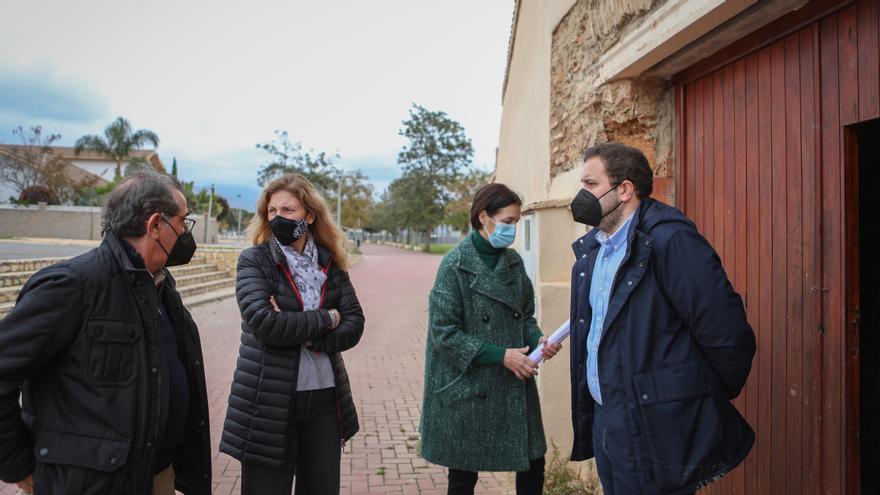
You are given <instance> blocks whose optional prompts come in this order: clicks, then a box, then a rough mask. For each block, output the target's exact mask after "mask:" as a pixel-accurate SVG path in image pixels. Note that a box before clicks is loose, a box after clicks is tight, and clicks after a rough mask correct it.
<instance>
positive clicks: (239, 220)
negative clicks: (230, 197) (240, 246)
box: [235, 194, 241, 237]
mask: <svg viewBox="0 0 880 495" xmlns="http://www.w3.org/2000/svg"><path fill="white" fill-rule="evenodd" d="M235 197H236V198H238V199H239V201H240V200H241V194H236V195H235ZM238 236H239V237H241V206H239V207H238Z"/></svg>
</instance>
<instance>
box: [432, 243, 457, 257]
mask: <svg viewBox="0 0 880 495" xmlns="http://www.w3.org/2000/svg"><path fill="white" fill-rule="evenodd" d="M454 247H455V244H431V254H440V255H443V254H446V253H448V252H449V251H452V248H454Z"/></svg>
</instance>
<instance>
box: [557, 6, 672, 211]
mask: <svg viewBox="0 0 880 495" xmlns="http://www.w3.org/2000/svg"><path fill="white" fill-rule="evenodd" d="M665 1H666V0H629V1H626V0H578V2H577V3H576V4H575V5H574V6H573V7H572V8H571V10H570V11H569V12H568V14H567V15H566V16H565V17H564V18H563V19H562V21H561V22H560V23H559V25H558V26H557V27H556V30H555V31H554V32H553V41H552V49H551V71H552V74H551V91H550V175H551V177H553V176H556V175H558V174H560V173H563V172H566V171H568V170H571V169H573V168H575V167H577V166H578V165H580V164H581V159H580V154H581V152H582V151H583V149H584V148H585V147H587V146H591V145H594V144H600V143H604V142H607V141H620V142H623V143H626V144H628V145H631V146H634V147H636V148H639V149H641V150H642V151H643V152H644V153H645V155H646V156H647V157H648V160H649V161H650V163H651V167H652V168H653V169H654V171H655V175H656V176H658V177H667V176H669V175H671V167H670V164H671V159H672V144H673V95H672V91H671V88H670V86H669V84H668V83H667V82H665V81H661V80H659V79H624V80H619V81H613V82H606V83H603V82H602V81H599V80H598V79H597V77H598V76H597V74H598V70H597V62H598V60H599V57H600V56H601V55H602V54H603V53H605V51H607V50H608V49H609V48H610V47H612V46H614V44H615V43H616V42H617V41H618V40H620V39H621V37H623V36H624V35H625V34H626V33H627V32H629V31H630V30H632V29H633V28H634V27H636V26H637V25H638V24H639V22H640V21H641V20H642V19H643V18H644V17H645V16H646V15H648V14H649V13H651V11H652V10H654V9H656V8H657V7H659V6H660V5H662V4H663V3H664V2H665ZM661 187H665V185H661ZM664 199H667V198H664Z"/></svg>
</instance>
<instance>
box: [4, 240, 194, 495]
mask: <svg viewBox="0 0 880 495" xmlns="http://www.w3.org/2000/svg"><path fill="white" fill-rule="evenodd" d="M159 297H161V298H162V301H163V303H164V304H165V307H166V308H167V309H168V311H169V313H170V314H169V316H170V317H171V321H172V323H173V325H174V329H175V331H176V333H177V346H178V351H179V353H180V358H181V361H182V362H183V365H184V367H185V369H186V374H187V378H188V380H189V389H190V401H189V404H188V410H189V413H188V415H187V420H186V426H185V427H184V438H183V440H182V442H181V444H180V446H179V447H178V449H177V451H176V452H175V453H174V460H173V465H174V471H175V473H176V475H177V479H176V482H177V489H178V490H180V491H182V492H183V493H187V494H191V493H193V494H209V493H211V447H210V439H209V436H208V435H209V429H208V400H207V392H206V388H205V374H204V369H203V367H202V351H201V344H200V342H199V334H198V330H197V328H196V325H195V323H194V322H193V320H192V318H191V317H190V314H189V312H188V311H187V310H186V308H185V307H184V306H183V303H182V302H181V300H180V295H179V294H178V293H177V290H175V288H174V279H173V278H172V277H171V275H170V274H169V273H167V271H166V279H165V282H163V284H162V288H161V290H160V291H158V292H157V290H156V286H155V285H154V283H153V278H152V276H151V275H150V273H149V272H147V270H145V269H143V268H136V267H135V266H133V264H132V262H131V260H130V259H129V258H128V256H127V254H126V253H125V251H124V249H123V247H122V245H121V243H120V241H119V240H118V239H117V238H116V237H115V236H114V235H113V233H108V234H107V235H106V236H105V238H104V242H103V243H102V244H101V245H100V246H99V247H98V248H96V249H93V250H91V251H89V252H88V253H86V254H83V255H81V256H78V257H76V258H73V259H71V260H68V261H65V262H62V263H59V264H57V265H53V266H51V267H49V268H46V269H44V270H41V271H39V272H37V273H36V274H35V275H34V276H32V277H31V278H30V280H28V282H27V284H25V286H24V288H23V289H22V291H21V293H20V295H19V298H18V302H17V303H16V306H15V308H13V310H12V311H11V312H10V313H9V315H8V316H7V317H6V318H4V319H3V320H0V479H2V480H3V481H6V482H17V481H20V480H21V479H23V478H25V477H26V476H27V475H28V474H31V473H33V477H34V484H35V486H36V487H37V493H42V494H65V495H69V494H143V493H150V491H151V490H152V487H153V470H152V467H153V456H154V455H155V450H156V449H155V447H156V445H157V440H160V439H159V438H157V437H158V435H159V428H160V426H159V425H161V424H163V423H164V421H165V418H164V416H165V415H166V413H165V412H164V411H163V408H160V407H158V406H159V402H158V401H159V397H160V392H161V388H160V386H161V382H162V380H164V379H165V378H164V377H163V376H162V371H161V370H162V366H161V359H162V357H161V354H160V345H161V343H160V340H161V339H160V338H159V336H160V331H161V330H160V322H159V318H158V317H157V316H156V315H157V310H158V298H159ZM19 391H21V393H22V396H23V400H22V402H23V407H21V408H19V402H18V399H19Z"/></svg>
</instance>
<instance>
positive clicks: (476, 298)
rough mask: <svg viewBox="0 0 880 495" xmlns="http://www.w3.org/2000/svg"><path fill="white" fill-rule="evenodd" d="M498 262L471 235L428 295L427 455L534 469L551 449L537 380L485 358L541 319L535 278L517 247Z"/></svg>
mask: <svg viewBox="0 0 880 495" xmlns="http://www.w3.org/2000/svg"><path fill="white" fill-rule="evenodd" d="M500 256H501V257H500V258H499V260H498V264H497V265H496V266H495V269H494V270H493V269H491V268H489V267H488V266H486V265H485V263H483V262H482V261H481V260H480V258H479V256H478V255H477V251H476V248H475V247H474V244H473V241H472V240H471V238H470V237H466V238H465V239H464V240H462V241H461V242H460V243H459V244H458V246H456V247H455V249H453V250H452V251H450V252H449V253H448V254H447V255H446V257H444V258H443V262H442V263H441V264H440V269H439V270H438V272H437V279H436V281H435V282H434V288H433V289H432V290H431V295H430V300H429V313H430V314H429V322H428V338H427V345H426V352H425V394H424V402H423V404H422V418H421V437H422V438H421V446H422V457H424V458H425V459H426V460H428V461H429V462H432V463H434V464H439V465H441V466H446V467H450V468H455V469H460V470H466V471H527V470H528V469H529V460H533V459H537V458H539V457H542V456H543V455H544V453H545V452H546V450H547V444H546V442H545V440H544V427H543V424H542V422H541V407H540V404H539V402H538V389H537V387H536V386H535V380H534V379H529V380H526V381H524V382H523V381H520V380H518V379H517V378H516V376H515V375H514V374H513V373H512V372H511V371H509V370H508V369H507V368H505V367H504V366H502V365H500V364H495V365H483V366H481V365H478V364H476V363H474V357H476V355H477V353H478V352H479V351H480V347H481V346H482V345H483V344H484V343H490V344H495V345H498V346H501V347H505V348H511V347H514V348H517V347H525V346H526V345H528V343H527V342H528V337H529V335H530V334H531V333H532V332H535V331H539V330H538V325H537V323H536V321H535V317H534V313H535V301H534V289H533V288H532V283H531V281H530V280H529V278H528V276H527V275H526V272H525V268H524V267H523V263H522V259H521V258H520V257H519V254H517V253H516V251H513V250H511V249H507V250H505V251H504V252H503V253H501V255H500Z"/></svg>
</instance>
